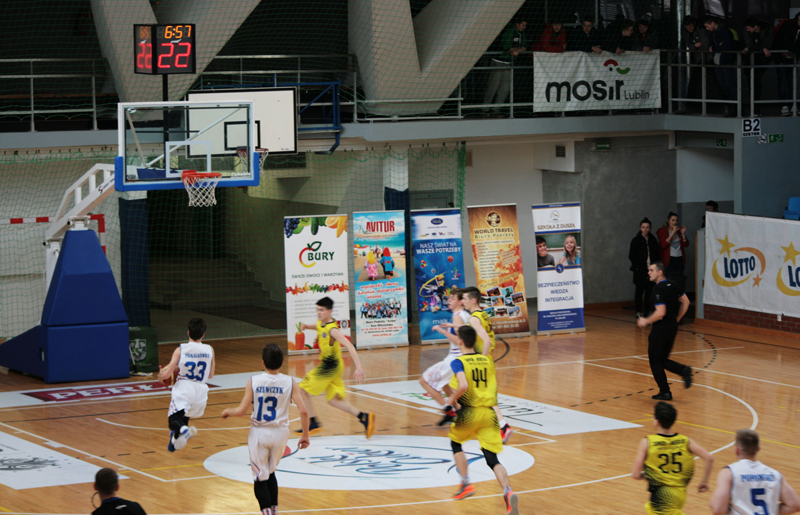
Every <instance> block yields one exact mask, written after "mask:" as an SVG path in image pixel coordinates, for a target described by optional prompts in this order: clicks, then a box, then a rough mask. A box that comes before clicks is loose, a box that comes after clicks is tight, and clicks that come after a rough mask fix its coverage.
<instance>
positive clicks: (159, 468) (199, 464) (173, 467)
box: [142, 463, 203, 471]
mask: <svg viewBox="0 0 800 515" xmlns="http://www.w3.org/2000/svg"><path fill="white" fill-rule="evenodd" d="M202 466H203V464H202V463H195V464H194V465H175V466H172V467H156V468H153V469H142V470H143V471H145V470H167V469H182V468H186V467H202Z"/></svg>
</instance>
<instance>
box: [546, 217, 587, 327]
mask: <svg viewBox="0 0 800 515" xmlns="http://www.w3.org/2000/svg"><path fill="white" fill-rule="evenodd" d="M533 229H534V231H535V233H536V265H537V274H536V283H537V284H536V286H537V292H538V296H537V303H538V306H539V323H538V325H537V334H543V333H548V334H553V333H563V332H581V331H585V330H586V326H585V324H584V321H583V270H582V259H581V205H580V202H570V203H567V204H538V205H534V206H533Z"/></svg>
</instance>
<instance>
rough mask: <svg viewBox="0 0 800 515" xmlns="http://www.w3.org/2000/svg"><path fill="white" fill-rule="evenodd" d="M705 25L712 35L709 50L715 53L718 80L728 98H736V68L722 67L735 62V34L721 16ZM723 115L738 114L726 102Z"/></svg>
mask: <svg viewBox="0 0 800 515" xmlns="http://www.w3.org/2000/svg"><path fill="white" fill-rule="evenodd" d="M705 26H706V30H707V31H708V33H709V37H710V43H709V46H708V51H709V52H711V54H712V55H713V60H714V64H715V65H717V68H716V69H715V70H714V71H715V72H716V76H717V82H719V85H720V86H721V87H722V91H724V92H725V96H726V97H727V98H728V100H736V98H737V95H736V70H735V69H734V68H723V67H722V66H729V65H732V64H734V63H735V59H734V56H733V54H732V53H730V51H731V50H733V34H731V31H730V30H729V29H728V27H726V26H724V25H723V24H722V20H720V19H719V18H708V19H707V20H706V22H705ZM723 116H736V112H735V110H733V109H731V108H730V107H729V106H728V104H725V108H724V110H723Z"/></svg>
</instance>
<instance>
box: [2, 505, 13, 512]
mask: <svg viewBox="0 0 800 515" xmlns="http://www.w3.org/2000/svg"><path fill="white" fill-rule="evenodd" d="M0 510H3V511H4V512H6V513H14V512H12V511H11V510H7V509H5V508H3V507H2V506H0Z"/></svg>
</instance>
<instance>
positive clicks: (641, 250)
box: [628, 218, 661, 318]
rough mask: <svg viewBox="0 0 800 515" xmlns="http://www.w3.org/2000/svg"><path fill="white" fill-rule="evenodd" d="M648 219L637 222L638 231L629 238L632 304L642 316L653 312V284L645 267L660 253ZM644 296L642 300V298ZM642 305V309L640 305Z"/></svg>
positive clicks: (656, 238) (653, 261) (657, 258)
mask: <svg viewBox="0 0 800 515" xmlns="http://www.w3.org/2000/svg"><path fill="white" fill-rule="evenodd" d="M651 225H652V224H651V223H650V220H649V219H648V218H645V219H644V220H642V221H641V222H639V233H638V234H636V236H635V237H634V238H633V239H632V240H631V248H630V250H629V251H628V259H629V260H630V261H631V268H630V270H631V272H633V284H635V285H636V294H635V297H634V304H635V306H636V317H637V318H639V317H643V316H645V315H649V314H650V313H652V312H653V300H652V299H651V298H650V294H651V292H652V291H653V286H655V284H654V283H653V282H652V281H651V280H650V278H649V277H648V276H647V267H649V266H650V265H651V264H653V263H655V262H656V261H658V260H659V259H660V258H659V255H660V253H661V251H660V249H659V246H658V237H657V236H656V235H655V234H652V233H651V232H650V227H651ZM643 298H644V301H642V299H643ZM643 305H644V309H643V308H642V306H643Z"/></svg>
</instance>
